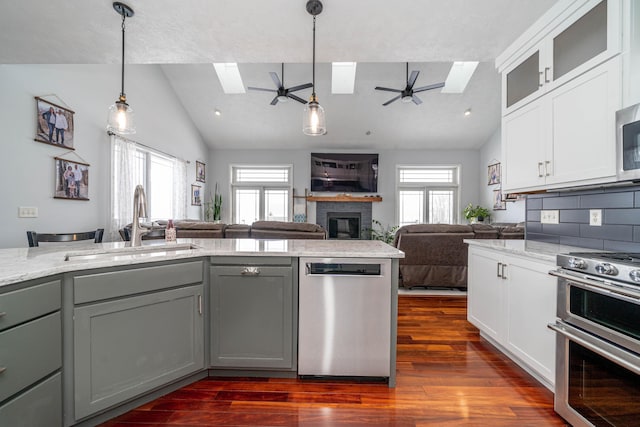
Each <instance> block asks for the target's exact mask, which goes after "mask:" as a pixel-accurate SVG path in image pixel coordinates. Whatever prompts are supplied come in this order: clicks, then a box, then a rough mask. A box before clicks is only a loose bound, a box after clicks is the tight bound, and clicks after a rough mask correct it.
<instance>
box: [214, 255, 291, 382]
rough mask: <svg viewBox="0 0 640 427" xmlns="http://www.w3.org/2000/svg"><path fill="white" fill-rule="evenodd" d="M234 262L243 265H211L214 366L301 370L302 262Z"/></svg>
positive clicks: (251, 260) (237, 260) (246, 260)
mask: <svg viewBox="0 0 640 427" xmlns="http://www.w3.org/2000/svg"><path fill="white" fill-rule="evenodd" d="M230 262H233V263H236V264H237V265H214V266H212V267H211V295H210V298H211V301H210V306H211V366H212V367H214V368H221V369H223V368H224V369H246V370H253V369H270V370H281V371H295V369H296V347H297V339H296V336H297V309H296V307H297V300H298V297H297V286H295V282H294V277H296V276H297V273H296V274H294V269H295V268H296V265H297V264H292V262H291V259H290V258H287V259H283V260H281V261H280V260H274V259H265V258H262V259H257V260H256V259H244V260H243V259H242V258H237V259H236V260H230ZM277 264H281V265H277Z"/></svg>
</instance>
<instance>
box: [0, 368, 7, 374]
mask: <svg viewBox="0 0 640 427" xmlns="http://www.w3.org/2000/svg"><path fill="white" fill-rule="evenodd" d="M6 370H7V368H5V367H4V366H0V374H1V373H3V372H4V371H6Z"/></svg>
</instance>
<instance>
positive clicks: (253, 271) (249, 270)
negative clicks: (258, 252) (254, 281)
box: [240, 267, 260, 276]
mask: <svg viewBox="0 0 640 427" xmlns="http://www.w3.org/2000/svg"><path fill="white" fill-rule="evenodd" d="M240 274H242V275H243V276H257V275H259V274H260V267H245V268H243V269H242V271H240Z"/></svg>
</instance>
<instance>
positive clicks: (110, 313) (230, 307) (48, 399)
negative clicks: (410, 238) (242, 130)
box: [0, 239, 403, 426]
mask: <svg viewBox="0 0 640 427" xmlns="http://www.w3.org/2000/svg"><path fill="white" fill-rule="evenodd" d="M402 256H403V253H402V252H401V251H398V250H397V249H395V248H393V247H391V246H389V245H386V244H384V243H382V242H379V241H360V240H358V241H338V240H326V241H318V240H313V241H311V240H253V239H238V240H235V239H202V240H199V239H181V240H179V241H178V243H177V244H170V245H167V244H165V243H164V242H159V243H158V242H152V241H149V242H144V245H143V246H141V247H136V248H127V247H125V246H124V244H123V243H122V242H116V243H103V244H93V243H89V244H88V243H80V242H78V243H73V244H70V245H55V246H42V247H39V248H20V249H4V250H0V262H1V267H0V312H5V313H6V315H4V316H0V344H4V342H3V341H2V340H3V337H5V338H6V339H7V340H9V341H7V343H14V342H27V343H31V344H29V346H27V347H25V346H17V347H13V346H4V345H0V365H3V363H2V362H3V361H4V360H8V361H9V362H8V364H9V365H11V366H8V367H7V370H6V371H5V372H4V373H2V374H0V389H4V390H8V391H7V393H5V394H4V395H0V424H2V425H5V422H6V423H8V424H7V425H14V424H13V423H14V422H15V421H16V420H20V419H22V420H24V419H25V414H31V413H32V412H33V413H34V415H33V416H34V417H36V418H34V419H32V420H31V421H29V422H30V423H31V424H32V425H37V424H38V421H39V420H44V419H46V420H47V423H48V425H64V426H70V425H95V424H97V423H99V422H102V421H105V420H107V419H109V418H111V417H113V416H115V415H117V414H119V413H122V412H124V411H127V410H129V409H131V408H133V407H136V406H138V405H140V404H142V403H144V402H146V401H148V400H150V399H153V398H155V397H157V396H159V395H161V394H163V393H166V392H167V391H169V390H173V389H176V388H179V387H181V386H183V385H185V384H188V383H190V382H193V381H196V380H198V379H200V378H203V377H205V376H207V375H215V376H219V375H235V376H249V375H251V376H285V377H287V376H289V377H295V376H297V375H298V350H299V349H298V347H299V339H298V338H299V336H298V319H299V316H298V299H299V297H298V295H299V287H298V283H299V276H301V275H303V274H305V270H306V269H305V268H303V265H302V264H300V258H301V257H303V258H305V259H313V260H316V261H325V262H327V261H329V262H330V261H331V260H334V259H336V258H341V259H343V262H344V260H346V261H347V262H350V260H353V262H354V263H355V264H358V263H359V262H361V263H365V262H367V263H371V262H374V263H375V262H376V260H377V261H379V262H380V265H386V266H389V267H385V269H387V270H389V271H386V274H385V280H386V282H385V283H386V285H385V286H386V288H387V293H388V299H387V301H389V304H388V307H386V308H385V310H384V311H385V313H381V316H380V317H383V318H388V319H390V321H389V325H388V326H389V334H388V335H389V336H388V345H389V351H388V354H387V359H386V360H389V363H388V369H387V371H386V372H388V377H386V378H385V380H386V381H387V382H388V385H389V386H390V387H393V386H394V385H395V352H396V349H395V343H396V326H397V292H396V289H397V277H398V259H399V258H401V257H402ZM332 280H333V281H335V283H337V284H339V283H340V280H342V279H341V277H340V275H338V276H336V277H334V278H333V279H332ZM337 289H339V286H338V287H337ZM363 299H365V298H364V297H363ZM362 303H363V304H365V305H366V304H367V301H366V300H365V301H362ZM341 320H344V319H341ZM356 323H360V324H362V323H366V322H362V319H358V322H354V324H356ZM350 326H351V324H350V323H349V322H344V324H343V326H342V327H343V328H349V327H350ZM303 345H304V344H303ZM10 347H11V350H7V349H9V348H10ZM25 352H28V353H29V354H30V357H26V355H25V354H24V353H25ZM38 356H39V357H38ZM12 364H15V365H16V366H13V365H12ZM356 365H357V363H356ZM3 366H4V365H3ZM25 372H29V373H30V374H29V375H27V376H25V375H24V373H25ZM18 377H21V378H26V379H21V380H19V381H18V380H17V378H18ZM5 386H6V387H5ZM56 391H58V392H56ZM36 406H37V407H38V411H33V410H31V409H32V408H34V407H36ZM30 408H31V409H30ZM43 408H44V409H43ZM62 414H64V415H62ZM38 416H40V417H46V418H38ZM51 420H60V421H59V423H58V422H55V423H52V422H51ZM15 425H20V424H19V423H18V424H15Z"/></svg>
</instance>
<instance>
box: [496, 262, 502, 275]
mask: <svg viewBox="0 0 640 427" xmlns="http://www.w3.org/2000/svg"><path fill="white" fill-rule="evenodd" d="M501 266H502V263H501V262H499V263H498V266H497V267H498V268H496V277H502V276H500V267H501Z"/></svg>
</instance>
